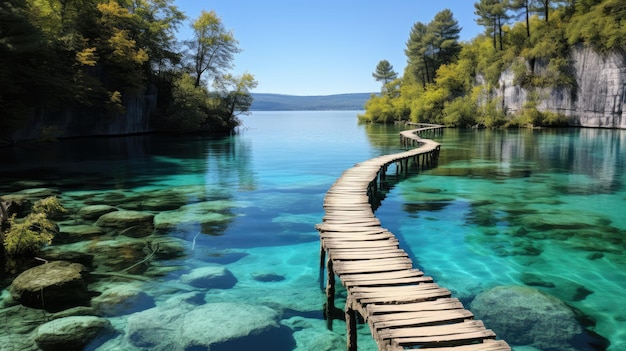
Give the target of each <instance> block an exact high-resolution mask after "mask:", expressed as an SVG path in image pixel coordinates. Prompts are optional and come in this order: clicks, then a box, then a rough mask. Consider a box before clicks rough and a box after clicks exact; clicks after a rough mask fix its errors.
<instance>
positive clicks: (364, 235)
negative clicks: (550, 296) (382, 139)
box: [316, 125, 511, 351]
mask: <svg viewBox="0 0 626 351" xmlns="http://www.w3.org/2000/svg"><path fill="white" fill-rule="evenodd" d="M442 128H443V126H440V125H418V128H417V129H412V130H410V131H404V132H402V133H401V134H400V141H401V143H402V144H403V145H405V146H417V147H416V148H412V149H410V150H408V151H405V152H400V153H397V154H392V155H385V156H379V157H376V158H373V159H370V160H367V161H365V162H361V163H359V164H357V165H355V166H354V167H353V168H350V169H348V170H347V171H345V172H344V173H343V175H342V176H341V177H340V178H339V179H338V180H337V181H336V182H335V183H334V184H333V186H332V187H331V188H330V190H329V191H328V193H327V194H326V197H325V198H324V209H325V216H324V218H323V223H321V224H318V225H317V226H316V228H317V229H318V231H319V232H320V243H321V246H320V268H321V269H320V277H321V279H320V281H321V284H322V285H323V284H324V282H325V283H326V284H325V285H326V299H327V301H326V304H325V307H324V314H325V317H326V318H327V321H328V323H329V327H330V325H331V324H332V320H333V319H343V318H345V321H346V327H347V348H348V350H349V351H355V350H356V349H357V338H356V324H357V318H358V320H360V321H364V322H365V323H367V324H368V325H369V327H370V330H371V332H372V336H373V337H374V339H375V341H376V343H377V344H378V348H379V350H388V351H398V350H404V349H405V348H408V347H419V348H420V349H430V348H434V349H433V351H510V350H511V348H510V347H509V345H508V344H507V343H506V342H504V341H502V340H496V335H495V333H494V332H493V331H491V330H489V329H486V328H485V326H484V325H483V323H482V322H481V321H479V320H474V319H473V318H472V317H473V315H472V313H471V312H470V311H468V310H466V309H464V308H463V305H462V304H461V303H460V302H459V300H458V299H455V298H452V297H451V293H450V291H449V290H448V289H445V288H443V287H440V286H438V285H437V284H435V283H434V282H433V280H432V278H430V277H428V276H425V275H424V273H423V272H421V271H420V270H418V269H415V268H413V262H412V261H411V259H410V258H409V256H408V254H407V253H406V252H405V251H404V250H402V249H401V248H400V247H399V244H398V240H397V239H396V237H395V236H394V235H393V234H392V233H391V232H389V231H388V230H386V229H384V228H383V227H382V226H381V224H380V221H379V220H378V218H376V216H374V212H373V209H372V208H373V207H374V208H375V207H376V206H375V205H374V203H373V202H374V201H375V195H376V192H377V191H378V189H379V184H380V182H381V181H383V180H384V179H385V174H386V171H387V168H388V166H389V165H391V164H395V165H396V171H397V172H407V171H408V169H409V161H412V162H413V166H417V167H422V168H427V167H432V166H434V165H436V162H437V159H438V156H439V150H440V145H439V144H438V143H436V142H434V141H432V140H428V139H422V138H420V137H419V136H418V135H417V133H420V132H425V131H431V132H440V131H442ZM324 268H326V269H324ZM324 270H325V271H326V277H325V278H324ZM335 276H337V277H339V279H340V281H341V283H342V284H343V286H344V287H345V288H346V291H347V298H346V306H345V310H343V311H342V310H339V309H337V308H336V307H335Z"/></svg>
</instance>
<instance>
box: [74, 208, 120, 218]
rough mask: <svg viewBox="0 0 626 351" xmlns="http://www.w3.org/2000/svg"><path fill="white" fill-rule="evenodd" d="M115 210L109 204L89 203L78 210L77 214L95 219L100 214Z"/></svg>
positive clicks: (115, 209)
mask: <svg viewBox="0 0 626 351" xmlns="http://www.w3.org/2000/svg"><path fill="white" fill-rule="evenodd" d="M115 211H117V208H115V207H113V206H110V205H89V206H85V207H82V208H81V209H80V210H78V215H79V216H80V217H81V218H84V219H93V220H96V219H98V218H100V216H102V215H104V214H107V213H110V212H115Z"/></svg>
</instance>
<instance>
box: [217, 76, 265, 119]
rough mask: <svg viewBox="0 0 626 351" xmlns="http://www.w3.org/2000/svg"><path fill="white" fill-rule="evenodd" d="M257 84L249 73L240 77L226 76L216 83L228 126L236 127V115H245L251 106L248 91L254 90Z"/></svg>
mask: <svg viewBox="0 0 626 351" xmlns="http://www.w3.org/2000/svg"><path fill="white" fill-rule="evenodd" d="M257 85H258V82H257V81H256V80H255V79H254V76H253V75H252V74H250V73H244V74H242V75H241V76H233V75H232V74H226V75H224V76H223V77H222V78H221V79H219V80H218V81H217V82H216V87H217V91H218V94H219V95H220V97H221V100H222V106H223V108H224V111H225V114H224V115H225V117H226V120H227V122H229V124H234V125H233V127H234V126H236V125H238V124H239V122H238V120H237V119H236V116H237V115H240V114H246V113H248V111H249V110H250V106H251V105H252V100H253V99H252V94H250V90H251V89H254V88H256V87H257Z"/></svg>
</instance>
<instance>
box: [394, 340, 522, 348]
mask: <svg viewBox="0 0 626 351" xmlns="http://www.w3.org/2000/svg"><path fill="white" fill-rule="evenodd" d="M420 349H422V350H432V351H511V347H510V346H509V344H507V343H506V341H504V340H491V339H486V340H483V342H482V343H478V344H471V345H459V346H450V347H437V348H434V349H430V348H420ZM402 350H404V347H402Z"/></svg>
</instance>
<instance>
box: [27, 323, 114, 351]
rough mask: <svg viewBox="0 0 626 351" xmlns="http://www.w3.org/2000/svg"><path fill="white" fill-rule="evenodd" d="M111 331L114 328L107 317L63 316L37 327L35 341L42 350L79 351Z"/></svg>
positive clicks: (106, 336) (111, 332)
mask: <svg viewBox="0 0 626 351" xmlns="http://www.w3.org/2000/svg"><path fill="white" fill-rule="evenodd" d="M113 333H114V329H113V327H112V326H111V322H109V321H108V320H107V319H104V318H100V317H95V316H75V317H65V318H59V319H55V320H53V321H50V322H48V323H45V324H42V325H41V326H40V327H39V328H37V331H36V332H35V342H36V343H37V346H39V348H40V349H42V350H44V351H59V350H67V351H72V350H76V351H79V350H83V349H84V348H85V347H86V346H87V345H89V344H91V343H98V340H97V339H106V338H108V337H109V336H112V335H113Z"/></svg>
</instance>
